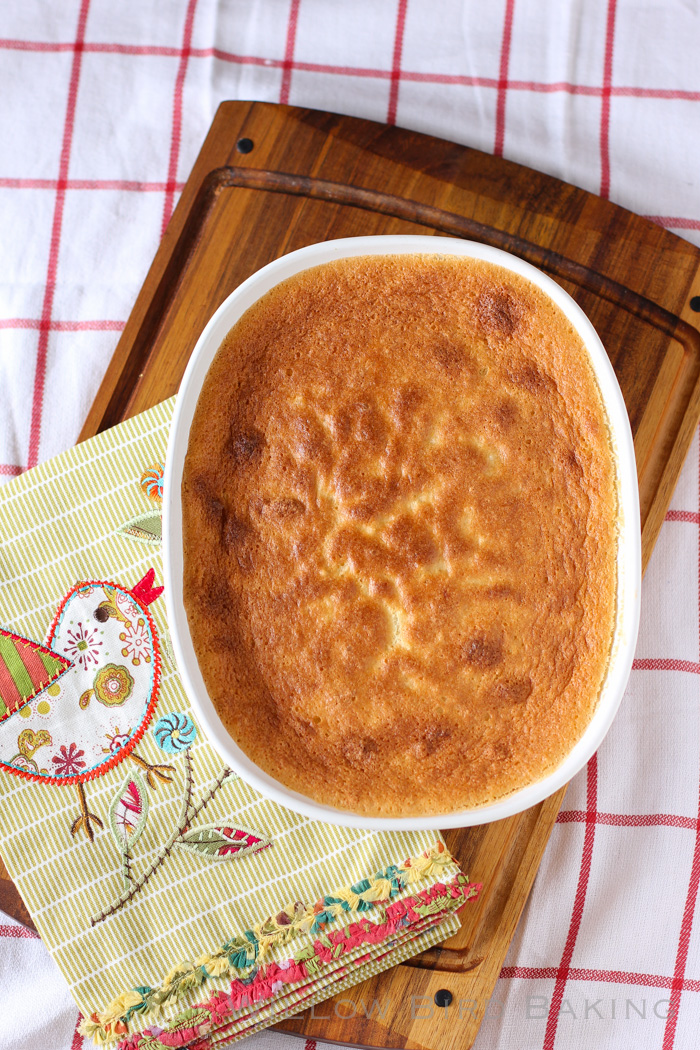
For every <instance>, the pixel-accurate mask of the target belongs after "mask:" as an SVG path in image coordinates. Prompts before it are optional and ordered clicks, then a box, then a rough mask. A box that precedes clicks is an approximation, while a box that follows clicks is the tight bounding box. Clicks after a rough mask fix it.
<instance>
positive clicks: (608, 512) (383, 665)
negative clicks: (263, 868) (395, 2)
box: [182, 246, 617, 816]
mask: <svg viewBox="0 0 700 1050" xmlns="http://www.w3.org/2000/svg"><path fill="white" fill-rule="evenodd" d="M436 247H437V246H436ZM182 511H183V547H184V555H185V561H184V581H183V583H184V600H185V606H186V610H187V615H188V622H189V627H190V632H191V636H192V641H193V643H194V648H195V651H196V654H197V659H198V661H199V665H200V668H201V671H202V675H203V677H204V681H205V683H206V687H207V690H208V692H209V695H210V697H211V699H212V701H213V703H214V705H215V707H216V709H217V711H218V713H219V715H220V717H221V719H222V721H223V722H224V724H225V726H226V727H227V729H228V731H229V732H230V733H231V735H232V737H233V738H234V739H235V740H236V741H237V743H238V744H239V746H240V747H241V748H242V749H243V750H244V751H245V752H246V753H247V754H248V755H249V756H250V757H251V758H252V759H253V760H254V761H255V762H256V763H257V764H258V765H259V766H260V767H261V768H262V769H264V770H265V771H266V772H268V773H270V774H271V775H272V776H273V777H275V778H277V779H278V780H279V781H281V782H282V783H283V784H285V785H286V786H288V787H289V788H292V789H294V790H297V791H299V792H301V793H302V794H304V795H307V796H309V797H311V798H313V799H315V800H316V801H318V802H322V803H326V804H328V805H331V806H334V807H337V808H341V809H349V810H353V811H355V812H358V813H362V814H365V815H368V816H409V815H426V814H433V813H447V812H453V811H456V810H460V809H465V808H470V807H473V806H479V805H483V804H485V803H488V802H492V801H495V800H497V799H500V798H503V797H505V796H507V795H508V794H510V793H511V792H513V791H514V790H516V789H518V788H521V787H523V786H525V785H526V784H529V783H533V782H535V781H537V780H538V779H540V778H541V777H543V776H544V775H546V774H547V773H548V772H551V770H552V769H553V768H554V767H555V766H556V765H558V764H559V762H560V761H561V760H562V759H563V758H564V756H565V755H566V754H567V753H568V752H569V751H570V749H571V747H572V746H573V744H574V743H575V742H576V741H577V740H578V739H579V737H580V736H581V735H582V733H583V731H584V729H585V727H586V725H587V724H588V722H589V721H590V719H591V716H592V714H593V712H594V710H595V707H596V704H597V702H598V697H599V694H600V689H601V685H602V682H603V680H604V677H605V673H606V669H607V665H608V661H609V656H610V647H611V641H612V636H613V631H614V619H615V589H616V569H615V565H616V554H617V549H616V546H617V528H616V515H617V489H616V478H615V466H614V459H613V455H612V450H611V444H610V437H609V431H608V426H607V420H606V415H605V410H604V407H603V402H602V398H601V395H600V392H599V389H598V386H597V382H596V380H595V376H594V373H593V369H592V366H591V364H590V362H589V358H588V354H587V351H586V349H585V347H584V345H583V342H582V340H581V338H580V336H579V335H578V334H577V332H576V331H575V329H574V327H573V326H572V325H571V323H570V322H569V321H568V320H567V318H566V317H565V315H564V314H563V312H562V311H561V310H560V309H559V308H558V307H557V306H556V305H555V304H554V303H553V302H552V301H551V300H550V299H549V297H548V296H547V295H546V294H545V293H544V292H543V291H541V290H540V289H539V288H538V287H537V286H535V285H534V284H532V283H531V282H529V281H527V280H525V279H524V278H521V277H520V276H518V275H516V274H514V273H512V272H510V271H508V270H506V269H503V268H501V267H497V266H494V265H492V264H490V263H485V262H481V261H478V260H474V259H464V258H460V257H455V256H451V255H445V256H442V255H439V254H435V255H419V256H416V255H410V256H409V255H406V256H382V257H378V256H367V257H360V258H353V259H345V260H340V261H338V262H334V263H330V264H326V265H324V266H320V267H316V268H313V269H310V270H306V271H304V272H303V273H301V274H298V275H297V276H295V277H293V278H291V279H289V280H287V281H285V282H283V283H281V284H279V285H277V286H276V287H275V288H273V289H272V291H271V292H269V293H268V294H267V295H266V296H264V297H263V298H262V299H260V300H259V301H258V302H257V303H256V304H255V305H254V306H253V307H251V309H250V310H248V312H247V313H245V314H244V315H243V317H242V318H241V319H240V320H239V321H238V323H237V324H236V325H235V326H234V328H233V329H232V330H231V332H230V333H229V335H228V336H227V338H226V339H225V340H224V342H223V344H222V346H221V348H220V349H219V351H218V353H217V355H216V357H215V359H214V362H213V364H212V366H211V368H210V370H209V373H208V375H207V377H206V380H205V382H204V385H203V387H202V390H201V394H200V397H199V401H198V404H197V408H196V412H195V416H194V420H193V423H192V427H191V431H190V439H189V447H188V452H187V456H186V461H185V470H184V475H183V483H182Z"/></svg>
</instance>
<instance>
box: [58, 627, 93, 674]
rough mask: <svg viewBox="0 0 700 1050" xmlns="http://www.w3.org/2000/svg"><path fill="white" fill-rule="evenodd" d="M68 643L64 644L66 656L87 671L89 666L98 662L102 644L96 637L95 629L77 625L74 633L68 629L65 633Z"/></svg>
mask: <svg viewBox="0 0 700 1050" xmlns="http://www.w3.org/2000/svg"><path fill="white" fill-rule="evenodd" d="M66 634H67V636H68V641H67V642H66V644H65V651H66V656H69V657H70V658H71V660H74V661H75V662H76V663H79V664H80V666H81V667H82V668H83V669H84V670H85V671H87V669H88V668H89V667H90V666H91V664H96V663H98V662H99V656H100V649H101V648H102V642H101V641H100V639H99V638H98V637H97V635H98V631H97V628H95V629H94V630H91V629H90V628H89V627H86V626H85V624H82V623H79V624H78V626H77V628H76V629H75V631H71V629H70V627H69V628H68V630H67V631H66Z"/></svg>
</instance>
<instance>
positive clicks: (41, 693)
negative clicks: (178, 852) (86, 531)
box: [0, 569, 173, 842]
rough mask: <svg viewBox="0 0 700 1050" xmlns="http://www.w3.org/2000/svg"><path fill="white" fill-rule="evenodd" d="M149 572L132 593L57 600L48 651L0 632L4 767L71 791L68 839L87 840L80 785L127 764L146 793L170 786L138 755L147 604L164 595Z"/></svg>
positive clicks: (149, 630)
mask: <svg viewBox="0 0 700 1050" xmlns="http://www.w3.org/2000/svg"><path fill="white" fill-rule="evenodd" d="M154 577H155V573H154V570H153V569H149V571H148V572H147V573H146V575H145V576H144V577H143V579H141V580H139V582H138V583H137V584H136V585H135V586H134V587H132V588H131V589H128V588H126V587H122V586H120V585H119V584H116V583H107V582H104V581H95V580H88V581H82V582H80V583H76V584H75V586H74V587H73V588H71V590H70V591H69V592H68V594H67V595H66V596H65V597H64V598H63V600H62V601H61V602H60V604H59V607H58V610H57V612H56V615H55V616H54V619H53V622H52V624H51V626H50V628H49V632H48V637H47V641H46V644H45V645H41V644H39V643H38V642H35V641H31V640H29V639H27V638H23V637H21V636H20V635H17V634H15V633H13V632H12V631H10V630H6V629H4V628H0V769H4V770H6V771H7V772H8V773H14V774H16V775H17V776H21V777H25V778H28V779H31V780H35V781H40V782H41V781H43V782H45V783H49V784H56V785H60V786H63V785H74V786H75V787H76V788H77V792H78V801H79V805H80V812H79V814H78V816H77V817H76V819H75V821H74V822H73V824H72V826H71V834H72V835H75V834H76V833H77V832H78V831H80V830H83V831H84V832H85V833H86V835H87V837H88V838H89V839H90V841H91V842H92V841H93V838H94V831H93V827H92V825H93V824H94V825H95V826H96V827H98V828H102V826H103V823H102V821H101V820H100V818H99V817H98V816H96V815H95V814H94V813H90V811H89V810H88V807H87V802H86V798H85V787H84V785H85V783H86V782H87V781H89V780H93V779H94V778H95V777H99V776H101V775H103V774H104V773H106V772H107V770H109V769H111V768H112V767H113V766H115V765H116V764H117V763H119V762H121V761H122V760H123V759H125V758H127V757H128V758H130V759H131V760H132V761H133V762H135V763H136V764H137V765H138V766H140V767H141V768H142V769H144V770H145V771H146V774H145V775H146V780H147V782H148V784H149V786H150V787H151V788H154V787H155V786H156V782H157V780H162V781H170V780H171V779H172V769H173V767H172V766H170V765H160V764H156V765H153V764H151V763H149V762H146V761H145V759H143V758H142V757H141V756H140V755H138V754H137V753H136V751H135V750H134V748H135V746H136V744H137V743H138V741H139V740H140V739H141V737H142V736H143V733H144V732H145V730H146V728H147V726H148V723H149V721H150V719H151V716H152V714H153V711H154V708H155V704H156V700H157V697H158V683H159V678H160V650H159V644H158V635H157V632H156V628H155V624H154V623H153V619H152V617H151V614H150V612H149V611H148V606H149V605H150V604H151V603H152V602H154V601H155V600H156V598H158V597H159V595H160V594H161V593H162V591H163V588H162V587H154V585H153V581H154Z"/></svg>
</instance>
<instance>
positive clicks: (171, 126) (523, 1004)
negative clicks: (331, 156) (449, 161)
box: [0, 0, 700, 1050]
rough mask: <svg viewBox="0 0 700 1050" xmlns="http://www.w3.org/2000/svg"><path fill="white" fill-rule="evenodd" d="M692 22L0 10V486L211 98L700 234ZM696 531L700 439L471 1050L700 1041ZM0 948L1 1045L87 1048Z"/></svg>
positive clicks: (50, 447)
mask: <svg viewBox="0 0 700 1050" xmlns="http://www.w3.org/2000/svg"><path fill="white" fill-rule="evenodd" d="M699 34H700V12H698V11H697V10H696V5H693V4H687V3H686V2H684V0H665V3H664V4H655V5H652V4H638V3H636V2H635V0H587V2H586V4H580V3H577V2H575V0H494V2H493V3H489V4H486V3H484V2H483V0H431V3H426V2H425V0H353V3H352V4H333V3H329V2H328V0H233V2H227V3H224V2H222V0H218V2H217V0H171V2H170V3H168V4H157V3H156V2H155V0H121V2H120V4H118V5H114V4H110V3H108V0H64V2H63V3H61V4H59V5H56V4H50V3H49V2H48V0H22V2H21V3H20V2H19V0H8V2H7V3H5V4H4V5H2V11H0V90H2V97H3V107H2V108H1V109H0V134H2V140H3V142H4V147H3V150H2V152H1V153H0V260H1V264H2V268H1V270H0V377H1V381H2V386H1V388H0V390H1V394H2V407H3V412H2V413H1V414H0V478H1V479H9V478H11V477H13V476H15V475H16V474H18V473H20V472H21V471H23V470H25V469H26V468H27V467H29V466H32V465H33V464H35V463H37V462H38V461H40V460H42V459H44V458H46V457H47V456H49V455H51V454H53V453H55V452H58V451H60V450H61V449H63V448H65V447H67V446H68V445H70V444H71V443H72V442H73V441H74V440H75V438H76V437H77V434H78V432H79V429H80V426H81V423H82V420H83V418H84V416H85V413H86V411H87V408H88V406H89V404H90V401H91V400H92V398H93V396H94V394H95V391H96V388H97V385H98V383H99V380H100V378H101V375H102V373H103V372H104V369H105V367H106V365H107V362H108V360H109V356H110V354H111V352H112V350H113V348H114V345H115V343H116V340H117V338H118V336H119V333H120V332H121V330H122V329H123V327H124V323H125V321H126V318H127V316H128V314H129V310H130V308H131V305H132V303H133V300H134V298H135V295H136V293H137V291H138V289H139V287H140V284H141V282H142V280H143V277H144V275H145V272H146V269H147V267H148V264H149V262H150V260H151V258H152V256H153V253H154V251H155V249H156V247H157V244H158V241H159V239H160V237H161V236H162V233H163V231H164V229H165V227H166V226H167V223H168V220H169V218H170V216H171V214H172V210H173V207H174V205H175V203H176V200H177V197H178V194H179V193H180V191H181V189H182V186H183V185H184V181H185V180H186V178H187V175H188V172H189V170H190V168H191V165H192V163H193V161H194V158H195V156H196V152H197V149H198V147H199V145H200V143H201V141H202V139H203V137H204V135H205V133H206V131H207V128H208V126H209V124H210V122H211V119H212V117H213V114H214V112H215V109H216V106H217V105H218V103H219V101H221V100H222V99H225V98H259V99H263V100H267V101H280V102H289V103H292V104H298V105H304V106H312V107H316V108H325V109H334V110H338V111H341V112H346V113H351V114H356V115H358V116H366V117H370V118H372V119H375V120H379V121H386V122H387V123H389V124H394V123H396V124H399V125H402V126H407V127H413V128H415V129H417V130H421V131H428V132H431V133H433V134H437V135H442V136H444V137H446V138H450V139H453V140H455V141H458V142H464V143H467V144H470V145H474V146H476V147H478V148H481V149H485V150H488V151H490V152H493V153H496V154H498V155H503V156H506V157H509V158H512V159H514V160H517V161H519V162H521V163H526V164H530V165H531V166H533V167H536V168H540V169H543V170H546V171H549V172H551V173H552V174H555V175H557V176H559V177H561V178H564V179H567V180H568V181H571V182H574V183H576V184H577V185H580V186H583V187H585V188H587V189H589V190H592V191H593V192H596V193H600V194H601V195H602V196H605V197H610V198H611V199H612V200H615V201H617V202H618V203H620V204H623V205H625V206H627V207H629V208H632V209H633V210H635V211H638V212H640V213H642V214H645V215H647V216H648V217H649V218H650V219H651V220H652V221H654V222H657V223H659V224H660V225H662V226H665V227H666V228H668V229H671V230H673V231H674V232H676V233H678V234H680V235H681V236H684V237H687V238H688V239H689V240H692V241H694V242H695V243H696V244H700V205H699V203H698V201H699V198H698V194H697V190H696V186H695V172H696V171H697V170H698V169H699V167H700V164H699V161H700V136H699V135H698V126H699V123H700V65H699V64H698V62H697V53H696V49H697V44H696V42H697V39H698V35H699ZM699 529H700V451H699V449H698V442H697V438H696V441H695V444H694V448H693V451H692V453H691V456H690V458H689V461H688V463H687V464H686V467H685V470H684V473H683V476H682V478H681V481H680V484H679V486H678V489H677V491H676V494H675V496H674V499H673V503H672V507H671V509H670V511H669V513H668V515H667V518H666V522H665V524H664V526H663V529H662V532H661V536H660V539H659V542H658V545H657V549H656V551H655V553H654V556H653V558H652V561H651V564H650V567H649V571H648V574H647V578H646V581H645V589H644V596H643V615H642V628H641V632H640V639H639V645H638V650H637V658H636V660H635V663H634V669H633V672H632V678H631V681H630V685H629V687H628V690H627V695H626V697H625V699H624V701H623V704H622V707H621V710H620V713H619V715H618V718H617V720H616V722H615V724H614V726H613V728H612V730H611V731H610V733H609V735H608V737H607V738H606V740H605V742H604V743H603V745H602V747H601V748H600V750H599V752H598V754H597V755H596V756H595V757H594V758H593V759H592V760H591V762H590V763H589V765H588V768H587V770H585V771H584V772H582V773H581V775H580V776H579V777H577V778H576V780H575V781H574V782H573V783H572V785H571V786H570V788H569V792H568V795H567V799H566V801H565V807H564V809H563V811H562V813H561V814H560V816H559V819H558V821H557V825H556V827H555V830H554V833H553V836H552V840H551V842H550V845H549V848H548V850H547V853H546V855H545V858H544V862H543V865H542V868H541V870H540V872H539V874H538V877H537V880H536V883H535V887H534V890H533V894H532V896H531V899H530V901H529V903H528V906H527V909H526V913H525V916H524V918H523V920H522V922H521V923H520V925H519V927H518V930H517V933H516V937H515V939H514V942H513V945H512V947H511V950H510V953H509V956H508V959H507V961H506V965H505V966H504V968H503V970H502V973H501V979H500V981H499V984H498V986H497V989H496V992H495V994H494V997H493V1000H492V1002H491V1003H490V1004H489V1007H488V1009H487V1013H486V1019H485V1021H484V1024H483V1026H482V1030H481V1032H480V1034H479V1037H478V1038H477V1042H476V1044H475V1045H476V1050H486V1048H487V1047H488V1048H489V1050H535V1048H537V1050H539V1048H547V1050H569V1048H570V1050H573V1048H576V1050H578V1048H584V1050H586V1048H596V1050H597V1048H599V1047H603V1046H610V1047H613V1046H614V1047H615V1048H616V1050H627V1048H630V1050H631V1048H634V1050H638V1048H639V1050H647V1048H648V1050H651V1048H662V1050H672V1048H675V1050H689V1048H694V1047H696V1046H697V1045H699V1043H700V1037H698V1032H699V1031H700V918H699V917H698V915H697V914H696V910H697V909H696V902H697V896H698V888H699V884H700V705H699V704H698V693H699V690H700V677H699V676H700V579H699V574H700V533H699ZM0 940H2V945H3V947H2V952H0V975H1V976H2V981H1V982H0V983H1V986H2V989H3V990H2V992H1V993H0V1001H1V1002H2V1009H1V1010H0V1045H1V1046H5V1045H7V1046H13V1047H15V1046H16V1047H20V1046H22V1047H26V1048H27V1050H39V1048H41V1050H43V1048H44V1047H46V1046H51V1047H56V1048H57V1050H63V1048H66V1050H67V1048H69V1047H70V1048H71V1050H76V1048H78V1047H81V1046H82V1039H81V1037H80V1036H78V1035H77V1030H76V1015H75V1009H74V1008H73V1007H72V1006H71V1004H70V1000H69V999H68V996H67V992H66V990H65V985H64V983H63V980H62V978H61V977H60V975H59V974H58V972H57V971H56V969H55V967H54V966H53V963H51V961H50V960H49V959H48V957H47V956H46V953H45V952H44V950H43V946H42V945H41V942H40V941H38V940H37V939H36V938H34V937H33V936H32V935H31V934H29V933H27V931H25V930H23V929H22V928H21V927H19V926H17V925H16V924H15V923H12V922H11V921H10V920H8V921H7V922H6V924H5V925H0ZM27 972H30V973H31V974H32V978H33V987H34V989H35V990H36V991H37V993H38V994H37V995H36V997H35V998H36V1000H37V1002H36V1006H35V1007H34V1013H33V1014H32V1017H31V1022H30V1021H28V1019H27V1014H26V1005H25V1002H24V996H23V990H24V988H26V974H27ZM20 979H21V980H22V984H21V985H20V983H19V981H20ZM445 982H446V986H447V987H449V978H448V977H447V976H446V978H445ZM249 1045H251V1046H256V1047H257V1048H258V1050H262V1048H269V1050H281V1048H282V1047H285V1046H288V1047H290V1048H291V1047H292V1046H294V1047H296V1046H297V1045H298V1044H297V1042H296V1041H294V1042H292V1041H291V1040H289V1039H286V1038H285V1037H283V1036H279V1035H276V1034H274V1033H265V1034H262V1035H260V1036H256V1037H254V1038H253V1040H252V1041H251V1043H250V1044H249ZM316 1046H317V1044H316V1042H315V1041H314V1040H307V1041H306V1050H316ZM321 1046H322V1044H321V1043H319V1044H318V1047H319V1050H320V1047H321Z"/></svg>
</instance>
